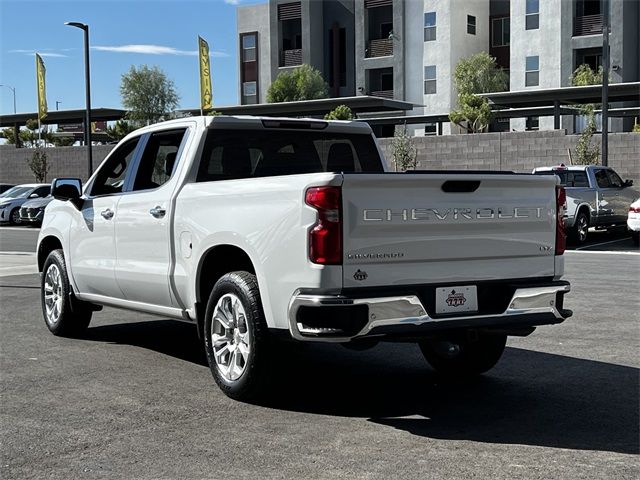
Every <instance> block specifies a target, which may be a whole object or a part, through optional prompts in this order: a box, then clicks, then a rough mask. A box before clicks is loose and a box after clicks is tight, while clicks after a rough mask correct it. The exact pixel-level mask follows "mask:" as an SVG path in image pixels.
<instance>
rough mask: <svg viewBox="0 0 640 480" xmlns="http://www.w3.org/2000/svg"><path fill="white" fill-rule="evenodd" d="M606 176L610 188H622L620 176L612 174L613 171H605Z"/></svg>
mask: <svg viewBox="0 0 640 480" xmlns="http://www.w3.org/2000/svg"><path fill="white" fill-rule="evenodd" d="M607 175H608V176H609V182H610V183H611V187H613V188H622V185H623V183H622V179H621V178H620V176H619V175H618V174H617V173H616V172H614V171H613V170H607Z"/></svg>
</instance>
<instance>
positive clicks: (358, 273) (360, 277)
mask: <svg viewBox="0 0 640 480" xmlns="http://www.w3.org/2000/svg"><path fill="white" fill-rule="evenodd" d="M368 276H369V275H367V272H363V271H362V270H360V269H358V270H357V271H356V273H354V274H353V278H355V279H356V280H359V281H362V280H366V279H367V277H368Z"/></svg>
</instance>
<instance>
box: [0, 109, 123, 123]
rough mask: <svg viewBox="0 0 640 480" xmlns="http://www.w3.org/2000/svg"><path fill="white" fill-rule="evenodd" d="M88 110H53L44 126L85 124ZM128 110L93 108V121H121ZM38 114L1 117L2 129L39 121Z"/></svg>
mask: <svg viewBox="0 0 640 480" xmlns="http://www.w3.org/2000/svg"><path fill="white" fill-rule="evenodd" d="M85 112H86V110H85V109H84V108H82V109H78V110H53V111H49V112H48V113H47V116H46V117H45V118H44V119H43V120H42V122H41V123H42V124H44V125H50V124H57V125H63V124H65V123H84V115H85ZM126 113H127V111H126V110H120V109H117V108H92V109H91V121H92V122H100V121H105V120H106V121H111V120H120V119H121V118H124V116H125V114H126ZM37 119H38V112H33V113H15V114H13V113H12V114H10V115H0V127H13V126H14V125H16V124H17V125H24V124H26V123H27V120H37Z"/></svg>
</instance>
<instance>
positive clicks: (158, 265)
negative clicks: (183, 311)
mask: <svg viewBox="0 0 640 480" xmlns="http://www.w3.org/2000/svg"><path fill="white" fill-rule="evenodd" d="M187 131H188V129H187V128H186V127H185V128H173V129H171V130H164V131H158V132H154V133H151V134H149V135H147V136H146V137H145V141H146V143H145V145H144V150H143V152H142V154H141V156H140V160H139V162H138V164H137V166H136V167H137V168H136V169H135V176H133V175H132V177H133V179H132V183H131V185H130V186H129V188H128V190H129V192H128V193H127V194H126V195H124V196H123V197H122V199H121V200H120V203H119V205H118V222H117V224H116V227H115V248H116V257H117V260H116V278H117V281H118V285H119V286H120V288H121V289H122V292H123V293H124V296H125V298H126V299H127V300H132V301H136V302H143V303H149V304H152V305H159V306H164V307H171V306H176V300H175V299H174V298H173V297H172V295H171V288H170V284H169V268H170V265H171V240H170V239H171V231H170V229H171V210H172V198H173V192H174V191H175V189H176V187H177V185H176V181H175V176H174V173H175V172H176V169H177V168H178V162H179V158H180V154H181V150H182V148H181V147H182V145H183V144H184V141H185V139H186V137H187ZM172 180H174V181H172Z"/></svg>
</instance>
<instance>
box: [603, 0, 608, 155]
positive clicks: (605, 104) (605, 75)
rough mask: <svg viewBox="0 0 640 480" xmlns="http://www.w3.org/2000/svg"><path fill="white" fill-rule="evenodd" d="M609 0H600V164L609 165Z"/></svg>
mask: <svg viewBox="0 0 640 480" xmlns="http://www.w3.org/2000/svg"><path fill="white" fill-rule="evenodd" d="M609 54H610V51H609V0H602V165H603V166H605V167H606V166H607V165H609V63H610V58H609V56H610V55H609Z"/></svg>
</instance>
